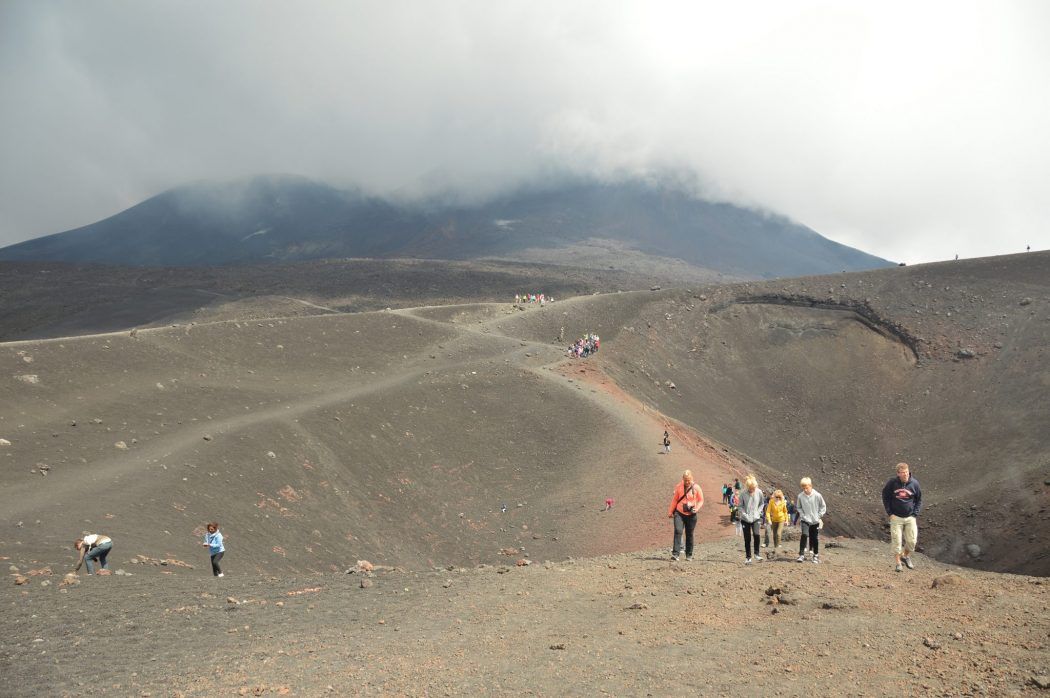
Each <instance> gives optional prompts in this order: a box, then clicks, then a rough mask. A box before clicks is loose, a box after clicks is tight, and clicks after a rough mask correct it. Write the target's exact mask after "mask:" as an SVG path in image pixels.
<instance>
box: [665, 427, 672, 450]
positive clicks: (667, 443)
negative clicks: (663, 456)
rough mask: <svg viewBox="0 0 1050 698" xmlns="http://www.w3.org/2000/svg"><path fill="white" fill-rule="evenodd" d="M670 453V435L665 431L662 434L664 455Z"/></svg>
mask: <svg viewBox="0 0 1050 698" xmlns="http://www.w3.org/2000/svg"><path fill="white" fill-rule="evenodd" d="M670 452H671V435H670V434H668V433H667V432H666V431H665V432H664V453H670Z"/></svg>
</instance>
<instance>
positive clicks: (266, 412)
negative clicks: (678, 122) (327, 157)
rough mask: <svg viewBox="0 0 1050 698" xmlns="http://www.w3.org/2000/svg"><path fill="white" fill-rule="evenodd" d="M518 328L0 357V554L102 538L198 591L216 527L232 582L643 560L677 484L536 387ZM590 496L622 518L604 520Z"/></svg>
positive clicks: (549, 376) (422, 322)
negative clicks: (517, 562)
mask: <svg viewBox="0 0 1050 698" xmlns="http://www.w3.org/2000/svg"><path fill="white" fill-rule="evenodd" d="M563 307H564V308H572V307H573V302H571V301H567V302H564V303H559V304H558V305H557V306H548V308H546V309H543V310H540V309H538V308H537V309H531V308H530V309H529V311H528V312H525V313H523V314H525V315H530V314H534V313H535V314H539V313H546V314H551V315H553V314H554V313H555V312H556V311H555V310H554V309H553V308H558V309H561V308H563ZM517 312H520V311H513V310H512V309H511V307H510V305H509V304H506V305H476V306H475V305H471V306H458V307H444V308H432V309H426V308H423V309H417V310H415V311H411V312H409V311H394V312H377V313H363V314H356V315H334V316H325V317H307V318H295V319H274V320H267V321H263V322H254V321H253V322H223V323H214V324H206V325H196V326H192V327H179V328H163V329H154V330H140V331H138V332H137V333H134V336H131V335H129V334H127V333H120V334H108V335H95V336H89V337H80V338H66V339H56V340H43V341H32V342H17V343H9V344H6V345H3V346H2V347H0V404H2V407H0V438H4V439H6V440H7V441H9V442H10V443H9V444H7V445H4V446H0V464H2V466H0V512H2V514H0V555H2V556H4V558H5V559H11V560H12V561H16V562H22V563H25V564H32V565H33V566H40V565H43V564H49V565H55V566H56V569H60V568H62V567H65V566H66V564H67V563H69V564H71V560H70V559H69V556H70V552H69V545H70V542H71V541H72V539H73V538H74V537H75V536H77V535H79V534H80V533H81V532H82V531H96V530H100V531H102V532H103V533H107V534H109V535H111V536H112V537H113V538H114V540H115V541H117V542H116V546H115V548H114V551H115V552H114V556H115V558H116V559H117V560H118V561H120V564H121V565H125V564H126V561H128V560H130V559H135V558H136V556H142V558H148V559H150V560H172V561H173V562H171V563H169V564H168V565H167V566H166V567H164V568H162V569H165V570H172V569H176V568H178V567H179V566H180V563H184V562H185V563H189V564H194V565H195V566H196V567H197V568H198V569H197V572H196V573H197V574H200V573H201V570H200V567H202V566H203V567H207V558H206V556H205V555H204V554H203V553H202V552H201V549H200V547H199V545H198V543H199V540H200V535H201V534H202V532H203V529H202V528H201V525H202V524H203V523H204V522H206V521H210V520H213V519H217V520H219V521H220V522H221V524H222V525H223V527H224V530H225V531H226V535H227V544H228V546H229V548H230V550H231V551H236V552H234V553H232V554H231V559H230V560H228V562H229V563H230V564H231V566H233V565H235V566H236V567H237V568H238V569H239V570H240V571H242V572H243V571H244V570H246V569H254V570H258V571H263V572H275V571H279V570H300V571H329V570H334V569H340V570H341V569H342V568H343V566H345V564H346V563H347V561H348V560H349V561H351V562H352V561H353V560H356V559H358V558H362V557H364V558H368V559H374V560H378V561H381V562H382V563H384V564H389V565H404V566H406V567H410V568H415V569H419V568H423V567H428V566H430V565H432V564H448V563H456V564H466V563H470V562H480V561H485V562H490V563H491V562H497V561H501V560H504V561H505V560H506V559H507V558H506V557H501V550H505V551H507V552H504V553H503V554H504V555H516V556H519V557H520V555H521V554H528V555H531V557H532V558H534V559H538V560H543V559H544V558H549V559H564V558H565V557H568V556H574V555H575V556H579V555H597V554H603V553H608V552H616V551H622V550H636V549H641V548H644V547H646V546H651V545H653V544H654V543H655V540H656V539H655V538H654V537H653V536H654V535H655V531H657V530H658V531H659V534H660V535H659V538H660V540H661V541H662V539H663V538H664V534H665V530H664V529H665V520H661V519H660V518H659V516H658V514H659V513H660V511H661V510H662V507H664V506H666V502H665V498H666V494H667V493H666V491H665V490H667V488H668V487H670V486H671V485H672V484H673V482H674V478H675V474H674V473H673V472H672V470H673V468H670V466H668V467H667V468H665V467H664V466H663V465H662V464H661V462H660V460H659V459H658V458H657V457H656V456H655V451H656V449H655V441H656V438H657V435H656V434H648V435H645V437H646V438H644V439H643V438H642V436H641V435H639V434H636V433H632V430H631V429H630V428H629V425H626V424H625V423H624V418H623V416H622V415H621V414H618V413H617V412H616V411H615V410H610V409H607V408H603V406H602V405H601V404H600V400H596V399H595V397H594V396H592V395H591V393H592V392H593V391H587V390H584V389H583V388H582V387H581V386H580V384H579V383H578V382H577V383H574V382H572V381H567V380H566V379H565V378H564V377H562V376H557V375H556V374H554V373H553V372H551V371H546V370H543V369H542V367H544V366H546V365H549V364H551V363H556V362H558V361H561V360H562V358H563V351H562V349H561V348H560V347H557V346H554V345H553V344H552V343H551V342H550V341H549V339H550V338H548V341H545V342H543V343H539V342H530V341H527V340H522V339H520V338H511V337H509V336H505V335H503V334H500V331H501V326H502V323H503V322H504V320H508V319H510V317H511V316H512V314H515V313H517ZM608 326H611V324H610V325H608ZM650 441H651V442H652V443H653V444H654V445H653V447H652V448H650V447H649V445H648V443H647V442H650ZM639 464H645V465H644V466H640V465H639ZM665 470H666V472H665ZM640 472H642V473H644V478H643V479H642V480H641V481H639V473H640ZM628 493H629V496H628ZM607 496H613V497H615V498H616V499H617V500H618V506H617V507H616V509H615V510H614V511H612V512H609V513H607V514H603V513H600V511H599V510H600V508H601V506H602V502H603V499H604V498H605V497H607ZM503 505H506V508H507V511H506V512H503V511H502V508H503ZM646 519H648V520H650V521H651V522H652V525H647V524H645V522H644V521H645V520H646ZM639 522H642V523H641V524H640V523H639ZM511 559H512V560H513V559H515V558H513V557H512V558H511ZM202 560H203V565H202ZM337 565H338V567H337Z"/></svg>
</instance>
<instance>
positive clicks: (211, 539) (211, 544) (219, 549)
mask: <svg viewBox="0 0 1050 698" xmlns="http://www.w3.org/2000/svg"><path fill="white" fill-rule="evenodd" d="M204 542H205V543H207V544H208V552H209V553H211V554H212V555H214V554H216V553H224V552H226V548H224V547H223V545H222V534H221V533H219V532H218V531H216V532H215V533H208V534H206V535H205V536H204Z"/></svg>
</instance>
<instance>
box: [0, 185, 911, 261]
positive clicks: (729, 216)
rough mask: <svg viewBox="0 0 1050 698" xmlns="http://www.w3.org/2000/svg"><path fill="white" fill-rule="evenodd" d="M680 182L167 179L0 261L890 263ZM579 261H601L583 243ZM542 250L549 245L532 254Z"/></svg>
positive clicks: (11, 250) (7, 251)
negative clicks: (403, 186)
mask: <svg viewBox="0 0 1050 698" xmlns="http://www.w3.org/2000/svg"><path fill="white" fill-rule="evenodd" d="M679 185H682V183H681V182H674V181H673V180H672V182H671V183H670V184H667V183H661V181H660V180H659V179H656V178H647V179H643V180H625V181H618V182H599V181H590V180H582V179H566V180H564V181H560V182H558V183H557V184H556V185H555V184H550V185H548V186H546V187H541V186H537V185H533V186H529V187H524V188H522V189H520V190H517V191H514V192H506V193H504V194H502V195H500V196H498V197H495V198H493V199H491V200H490V201H488V202H486V203H483V204H471V205H466V204H453V203H451V202H443V203H442V202H439V201H436V200H433V199H432V200H430V201H428V202H426V203H419V204H411V203H397V202H393V201H390V200H385V199H380V198H377V197H368V196H366V195H364V194H363V193H362V192H361V191H360V190H356V189H354V190H346V189H338V188H335V187H332V186H330V185H328V184H324V183H321V182H317V181H314V180H311V179H309V178H307V177H302V176H298V175H287V174H265V175H257V176H253V177H247V178H242V179H235V180H227V181H221V182H212V181H197V182H189V183H187V184H185V185H182V186H179V187H175V188H173V189H170V190H168V191H166V192H163V193H161V194H158V195H157V196H154V197H152V198H150V199H147V200H146V201H144V202H142V203H140V204H138V205H136V206H133V207H131V208H129V209H127V210H125V211H122V212H120V213H118V214H116V215H114V216H111V217H110V218H107V219H105V220H102V221H99V222H97V223H92V224H91V225H87V226H84V227H82V228H77V229H75V230H70V231H66V232H64V233H57V234H55V235H49V236H46V237H42V238H38V239H36V240H30V241H27V242H23V243H19V244H17V245H12V246H10V247H6V248H4V249H0V260H26V261H27V260H33V261H67V262H99V263H110V264H125V265H142V266H201V265H203V266H214V265H223V264H242V263H255V262H260V261H273V260H281V261H293V260H304V259H319V258H326V257H386V258H393V257H430V258H438V259H473V258H481V257H502V258H510V259H513V258H515V254H517V253H524V251H526V250H528V251H529V253H530V254H540V255H541V256H545V257H547V258H549V259H553V260H560V261H561V262H562V263H565V264H573V263H575V262H574V259H573V257H574V255H577V256H578V253H579V251H580V250H581V249H583V248H581V247H580V245H581V243H585V242H586V241H589V240H605V241H615V242H616V243H617V244H618V245H622V246H624V248H625V249H630V250H632V251H633V253H636V254H637V255H642V256H648V257H650V258H652V260H653V263H660V262H659V260H680V261H681V262H684V263H686V264H688V265H692V266H695V267H696V268H698V269H705V270H709V271H714V272H721V273H725V274H729V275H734V276H738V277H771V276H794V275H803V274H818V273H825V272H837V271H842V270H850V271H855V270H860V269H870V268H875V267H880V266H888V265H889V264H890V263H889V262H888V261H886V260H883V259H879V258H877V257H874V256H872V255H868V254H866V253H864V252H861V251H859V250H855V249H853V248H850V247H846V246H844V245H840V244H838V243H835V242H833V241H831V240H828V239H826V238H824V237H822V236H820V235H819V234H817V233H816V232H815V231H813V230H811V229H809V228H806V227H805V226H801V225H798V224H796V223H793V222H792V221H790V220H788V219H786V218H784V217H783V216H779V215H777V214H774V213H770V212H766V211H756V210H752V209H748V208H741V207H738V206H734V205H732V204H728V203H724V202H712V201H706V200H703V199H699V198H696V197H695V196H692V195H690V194H689V193H688V191H687V187H685V186H679ZM584 247H587V249H588V250H589V251H590V252H589V253H588V255H587V259H588V260H589V262H588V263H592V264H602V265H603V267H602V268H605V266H607V265H611V266H615V264H616V255H610V258H609V259H601V260H599V259H598V258H597V257H594V256H593V255H594V250H595V249H596V248H595V247H594V246H593V245H591V246H589V247H588V246H587V245H584ZM540 250H546V251H547V252H538V251H540Z"/></svg>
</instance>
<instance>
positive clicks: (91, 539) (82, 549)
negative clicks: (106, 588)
mask: <svg viewBox="0 0 1050 698" xmlns="http://www.w3.org/2000/svg"><path fill="white" fill-rule="evenodd" d="M73 548H74V549H75V550H77V551H79V553H80V557H79V558H78V559H77V566H76V567H74V568H73V571H74V572H78V571H79V570H80V566H81V565H83V564H85V563H86V564H87V571H88V574H95V565H94V563H95V562H98V567H99V570H98V571H99V573H101V572H102V571H103V570H106V573H107V574H108V573H109V572H108V569H107V567H106V558H107V557H108V556H109V551H110V550H111V549H112V548H113V541H112V540H111V539H110V538H109V536H104V535H102V534H101V533H91V534H89V535H86V536H84V537H83V538H77V539H76V540H75V541H73Z"/></svg>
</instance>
